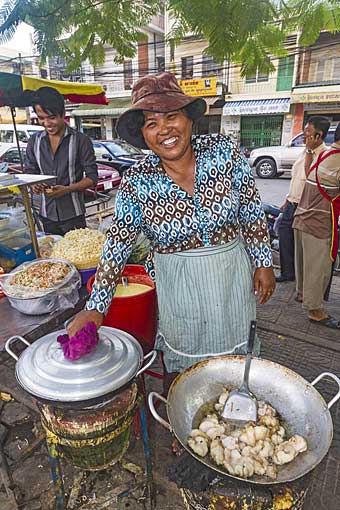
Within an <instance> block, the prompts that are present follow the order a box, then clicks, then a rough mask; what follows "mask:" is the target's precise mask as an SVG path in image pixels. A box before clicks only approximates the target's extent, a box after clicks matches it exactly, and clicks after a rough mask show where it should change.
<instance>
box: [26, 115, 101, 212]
mask: <svg viewBox="0 0 340 510" xmlns="http://www.w3.org/2000/svg"><path fill="white" fill-rule="evenodd" d="M25 172H26V173H28V174H44V175H55V176H56V183H55V184H61V185H63V186H68V185H69V184H74V183H76V182H79V181H81V180H82V179H83V178H84V177H85V176H86V177H88V178H89V179H91V180H92V181H93V184H94V185H96V184H97V182H98V171H97V164H96V158H95V155H94V150H93V146H92V142H91V140H90V139H89V137H88V136H87V135H84V133H80V132H79V131H75V130H74V129H72V128H70V127H69V126H67V125H66V127H65V133H64V136H63V138H62V139H61V141H60V143H59V146H58V148H57V151H56V153H55V154H53V152H52V149H51V145H50V141H49V137H48V134H47V132H46V131H41V132H38V133H37V134H34V135H33V136H32V137H31V138H30V139H29V141H28V143H27V148H26V159H25ZM39 198H40V211H39V212H40V215H41V216H43V217H44V218H48V219H49V220H51V221H56V222H58V221H66V220H68V219H70V218H74V217H75V216H80V215H81V214H84V213H85V205H84V194H83V193H82V192H73V193H68V194H67V195H64V196H63V197H60V198H49V197H48V196H47V195H46V194H44V193H42V194H41V195H39Z"/></svg>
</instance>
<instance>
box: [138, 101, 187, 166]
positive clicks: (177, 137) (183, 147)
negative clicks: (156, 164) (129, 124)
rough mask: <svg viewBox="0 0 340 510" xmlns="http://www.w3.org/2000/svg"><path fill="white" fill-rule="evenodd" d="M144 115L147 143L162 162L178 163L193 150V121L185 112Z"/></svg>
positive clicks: (144, 130) (146, 113) (143, 129)
mask: <svg viewBox="0 0 340 510" xmlns="http://www.w3.org/2000/svg"><path fill="white" fill-rule="evenodd" d="M143 113H144V118H145V122H144V126H143V127H142V133H143V136H144V140H145V143H146V145H147V146H148V147H149V149H151V150H152V151H153V152H155V153H156V154H157V155H158V156H159V157H160V158H161V159H162V160H168V161H177V160H179V159H181V158H182V157H183V156H184V155H185V154H186V153H187V152H188V151H190V150H191V145H190V140H191V134H192V120H191V119H189V117H188V116H187V114H186V113H185V112H184V111H183V110H176V111H174V112H168V113H154V112H147V111H145V112H143Z"/></svg>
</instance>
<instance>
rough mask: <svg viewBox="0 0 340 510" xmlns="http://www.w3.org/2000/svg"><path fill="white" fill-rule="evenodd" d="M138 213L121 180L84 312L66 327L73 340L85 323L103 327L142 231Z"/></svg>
mask: <svg viewBox="0 0 340 510" xmlns="http://www.w3.org/2000/svg"><path fill="white" fill-rule="evenodd" d="M141 222H142V218H141V211H140V207H139V204H138V200H137V196H136V192H135V190H134V189H133V187H132V186H131V184H130V183H129V181H128V179H127V178H126V177H125V176H124V178H123V180H122V184H121V186H120V188H119V191H118V193H117V198H116V204H115V214H114V217H113V220H112V224H111V226H110V229H109V231H108V232H107V234H106V239H105V242H104V248H103V252H102V255H101V259H100V262H99V265H98V268H97V272H96V278H95V281H94V284H93V287H92V292H91V295H90V298H89V300H88V302H87V305H86V310H83V311H81V312H80V313H79V314H77V315H76V317H75V319H74V320H73V321H72V322H71V323H70V324H69V326H68V328H67V331H68V334H69V335H71V336H73V335H75V333H77V331H79V330H80V329H82V328H83V327H84V326H85V325H86V324H87V322H91V321H92V322H94V323H95V324H96V326H97V327H99V326H100V325H101V323H102V320H103V317H104V315H105V313H106V312H107V310H108V308H109V306H110V304H111V301H112V298H113V296H114V293H115V290H116V287H117V284H118V283H119V281H120V278H121V275H122V272H123V269H124V266H125V264H126V261H127V259H128V258H129V256H130V253H131V251H132V248H133V245H134V243H135V241H136V238H137V236H138V234H139V233H140V231H141Z"/></svg>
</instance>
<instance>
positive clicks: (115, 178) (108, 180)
mask: <svg viewBox="0 0 340 510" xmlns="http://www.w3.org/2000/svg"><path fill="white" fill-rule="evenodd" d="M97 166H98V183H97V186H93V187H92V188H88V189H87V190H85V194H87V195H89V194H93V192H94V193H96V192H97V191H99V192H100V193H106V192H108V191H111V190H112V189H114V188H117V187H118V186H119V184H120V181H121V180H122V178H121V176H120V175H119V172H118V170H116V169H115V168H112V167H110V166H108V165H102V164H101V163H97Z"/></svg>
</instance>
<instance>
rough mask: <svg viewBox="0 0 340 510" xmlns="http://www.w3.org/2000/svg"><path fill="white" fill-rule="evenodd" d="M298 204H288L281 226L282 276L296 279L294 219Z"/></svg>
mask: <svg viewBox="0 0 340 510" xmlns="http://www.w3.org/2000/svg"><path fill="white" fill-rule="evenodd" d="M296 207H297V204H292V203H291V202H288V204H287V205H286V207H285V209H284V211H283V215H282V219H281V223H280V226H279V241H280V266H281V276H282V277H284V278H287V279H288V280H294V279H295V263H294V230H293V227H292V225H293V219H294V213H295V210H296Z"/></svg>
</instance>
